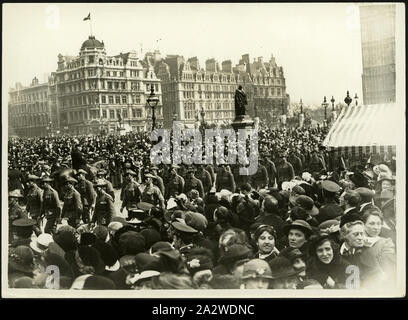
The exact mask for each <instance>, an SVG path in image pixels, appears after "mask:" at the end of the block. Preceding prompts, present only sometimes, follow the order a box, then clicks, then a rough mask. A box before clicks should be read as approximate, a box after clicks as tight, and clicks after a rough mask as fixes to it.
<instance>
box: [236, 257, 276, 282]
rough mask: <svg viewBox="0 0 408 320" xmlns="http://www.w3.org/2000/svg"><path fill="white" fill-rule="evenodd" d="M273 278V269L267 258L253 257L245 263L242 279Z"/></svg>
mask: <svg viewBox="0 0 408 320" xmlns="http://www.w3.org/2000/svg"><path fill="white" fill-rule="evenodd" d="M259 278H263V279H272V271H271V268H270V266H269V264H268V263H267V262H266V261H265V260H261V259H252V260H249V261H248V262H247V263H245V264H244V270H243V272H242V276H241V279H243V280H245V279H259Z"/></svg>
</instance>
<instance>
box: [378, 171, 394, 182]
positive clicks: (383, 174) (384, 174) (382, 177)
mask: <svg viewBox="0 0 408 320" xmlns="http://www.w3.org/2000/svg"><path fill="white" fill-rule="evenodd" d="M383 181H389V182H391V183H395V178H394V177H393V176H392V175H390V174H389V173H387V172H381V173H380V174H379V175H378V178H377V183H378V184H381V182H383Z"/></svg>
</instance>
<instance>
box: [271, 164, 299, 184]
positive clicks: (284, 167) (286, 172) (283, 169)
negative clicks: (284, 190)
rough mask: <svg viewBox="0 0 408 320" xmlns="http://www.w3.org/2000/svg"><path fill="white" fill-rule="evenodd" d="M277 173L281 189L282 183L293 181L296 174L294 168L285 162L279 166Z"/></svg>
mask: <svg viewBox="0 0 408 320" xmlns="http://www.w3.org/2000/svg"><path fill="white" fill-rule="evenodd" d="M276 171H277V173H278V179H277V182H278V187H279V188H280V187H281V185H282V182H285V181H291V180H293V178H294V177H295V172H294V171H293V167H292V165H291V164H290V163H289V162H287V161H284V162H282V163H280V164H278V166H277V167H276Z"/></svg>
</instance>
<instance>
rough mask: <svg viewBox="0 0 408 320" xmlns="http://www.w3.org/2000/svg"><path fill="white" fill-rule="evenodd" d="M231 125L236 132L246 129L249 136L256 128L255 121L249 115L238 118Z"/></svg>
mask: <svg viewBox="0 0 408 320" xmlns="http://www.w3.org/2000/svg"><path fill="white" fill-rule="evenodd" d="M231 125H232V127H233V128H234V130H235V131H238V130H239V129H245V130H246V131H247V135H249V133H250V130H252V129H254V128H255V122H254V120H252V118H251V117H250V116H249V115H247V114H246V115H243V116H236V117H235V119H234V121H233V122H232V124H231Z"/></svg>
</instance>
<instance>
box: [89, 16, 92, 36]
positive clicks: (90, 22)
mask: <svg viewBox="0 0 408 320" xmlns="http://www.w3.org/2000/svg"><path fill="white" fill-rule="evenodd" d="M89 26H90V28H91V36H92V19H91V18H89Z"/></svg>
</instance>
